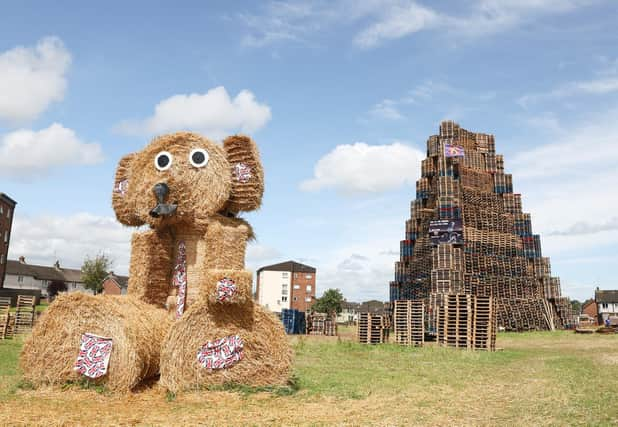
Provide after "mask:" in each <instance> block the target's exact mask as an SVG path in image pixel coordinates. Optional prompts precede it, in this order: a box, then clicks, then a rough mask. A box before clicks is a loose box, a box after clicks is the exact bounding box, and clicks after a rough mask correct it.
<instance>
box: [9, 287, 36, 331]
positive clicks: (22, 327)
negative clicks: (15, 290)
mask: <svg viewBox="0 0 618 427" xmlns="http://www.w3.org/2000/svg"><path fill="white" fill-rule="evenodd" d="M34 301H35V298H34V296H30V295H18V296H17V306H16V309H15V321H14V324H15V329H14V333H15V335H18V334H25V333H28V332H30V331H31V330H32V326H33V324H34V316H35V314H36V310H35V306H34Z"/></svg>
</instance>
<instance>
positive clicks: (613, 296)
mask: <svg viewBox="0 0 618 427" xmlns="http://www.w3.org/2000/svg"><path fill="white" fill-rule="evenodd" d="M594 300H595V301H596V302H597V303H618V291H601V290H598V291H596V292H595V293H594Z"/></svg>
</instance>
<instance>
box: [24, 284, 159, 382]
mask: <svg viewBox="0 0 618 427" xmlns="http://www.w3.org/2000/svg"><path fill="white" fill-rule="evenodd" d="M169 325H170V321H169V320H168V319H167V315H166V312H165V310H163V309H160V308H156V307H154V306H152V305H150V304H147V303H144V302H142V301H139V300H138V299H136V298H134V297H131V296H111V295H106V296H104V295H98V296H92V295H87V294H85V293H81V292H75V293H71V294H65V295H60V296H58V297H57V298H56V300H55V301H54V302H53V303H52V304H51V305H50V306H49V308H48V309H47V310H46V311H45V313H43V315H42V316H41V318H40V319H39V321H38V322H37V324H36V325H35V327H34V329H33V330H32V335H30V336H29V337H28V339H27V340H26V342H25V343H24V348H23V350H22V353H21V358H20V365H21V368H22V371H23V372H24V378H25V379H26V380H28V381H30V382H32V383H33V384H34V385H41V384H61V383H65V382H67V381H70V380H76V379H78V378H79V376H80V375H79V374H78V373H77V372H75V371H74V370H73V366H74V364H75V361H76V359H77V355H78V353H79V347H80V340H81V336H82V334H84V333H86V332H89V333H93V334H96V335H100V336H105V337H110V338H112V340H113V342H112V353H111V356H110V361H109V367H108V370H107V374H106V375H104V376H102V377H101V378H98V379H97V380H96V381H97V383H101V384H105V385H106V386H107V387H108V388H109V389H110V390H114V391H128V390H131V389H132V388H133V387H135V386H136V385H137V384H138V383H139V382H140V381H141V380H143V379H145V378H149V377H152V376H154V375H156V374H157V373H158V372H159V360H160V351H161V343H162V341H163V338H165V335H166V333H167V330H168V329H169Z"/></svg>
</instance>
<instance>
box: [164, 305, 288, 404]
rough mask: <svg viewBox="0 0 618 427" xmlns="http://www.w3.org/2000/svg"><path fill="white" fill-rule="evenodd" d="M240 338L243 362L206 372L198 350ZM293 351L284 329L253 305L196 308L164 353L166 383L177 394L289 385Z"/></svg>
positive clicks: (180, 323)
mask: <svg viewBox="0 0 618 427" xmlns="http://www.w3.org/2000/svg"><path fill="white" fill-rule="evenodd" d="M233 335H239V336H240V338H241V339H242V340H243V342H244V348H243V358H242V360H240V361H239V362H237V363H236V364H235V365H233V366H231V367H229V368H225V369H217V370H209V369H206V368H203V367H202V366H201V365H200V364H199V362H198V360H197V352H198V350H199V349H200V348H201V347H202V346H203V345H204V344H205V343H206V342H207V341H215V340H217V339H219V338H222V337H227V336H233ZM291 365H292V351H291V349H290V346H289V344H288V342H287V339H286V336H285V333H284V331H283V325H282V324H281V322H280V321H279V320H277V319H276V318H275V316H274V315H273V314H271V313H270V312H267V311H265V310H264V309H263V308H262V307H260V306H259V305H257V304H254V303H253V302H250V301H249V302H246V303H244V304H209V303H208V302H206V301H203V300H200V301H197V302H195V303H194V304H193V305H192V306H191V307H189V309H188V310H187V311H186V312H185V314H184V315H183V316H182V318H180V320H178V321H177V322H176V323H174V324H173V325H172V327H171V328H170V330H169V333H168V335H167V337H166V338H165V341H164V344H163V348H162V349H161V380H160V383H161V385H162V386H163V387H166V388H167V389H168V390H170V391H173V392H178V391H181V390H189V389H200V388H203V387H206V386H210V385H221V384H225V383H238V384H245V385H249V386H266V385H283V384H286V383H287V381H288V380H289V378H290V374H291Z"/></svg>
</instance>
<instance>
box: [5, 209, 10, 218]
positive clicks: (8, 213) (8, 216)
mask: <svg viewBox="0 0 618 427" xmlns="http://www.w3.org/2000/svg"><path fill="white" fill-rule="evenodd" d="M6 217H7V218H10V217H11V208H8V209H7V210H6Z"/></svg>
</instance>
